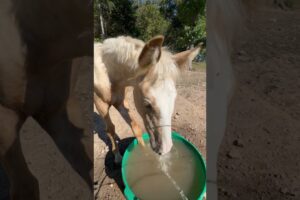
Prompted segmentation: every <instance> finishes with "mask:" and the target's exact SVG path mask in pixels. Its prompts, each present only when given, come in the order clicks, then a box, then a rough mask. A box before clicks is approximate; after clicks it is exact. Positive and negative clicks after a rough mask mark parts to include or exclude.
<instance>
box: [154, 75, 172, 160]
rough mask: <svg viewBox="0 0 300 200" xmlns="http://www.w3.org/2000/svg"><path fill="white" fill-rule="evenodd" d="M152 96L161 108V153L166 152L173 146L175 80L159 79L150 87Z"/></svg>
mask: <svg viewBox="0 0 300 200" xmlns="http://www.w3.org/2000/svg"><path fill="white" fill-rule="evenodd" d="M149 92H150V94H151V96H152V97H153V98H154V99H155V106H156V108H158V109H159V116H160V119H159V124H156V126H159V127H160V129H161V136H160V137H161V142H162V143H161V147H160V150H159V151H160V153H161V154H165V153H167V152H169V151H170V149H171V148H172V145H173V143H172V135H171V123H172V120H171V119H172V114H173V111H174V104H175V99H176V95H177V92H176V87H175V81H174V80H173V79H171V78H166V79H160V80H158V81H157V82H156V83H155V84H154V85H153V86H152V87H151V88H150V89H149Z"/></svg>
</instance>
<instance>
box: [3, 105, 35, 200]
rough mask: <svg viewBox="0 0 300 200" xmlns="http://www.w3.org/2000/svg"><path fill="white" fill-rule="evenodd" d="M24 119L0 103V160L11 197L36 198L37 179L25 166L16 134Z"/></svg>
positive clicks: (32, 199)
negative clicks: (8, 182)
mask: <svg viewBox="0 0 300 200" xmlns="http://www.w3.org/2000/svg"><path fill="white" fill-rule="evenodd" d="M24 120H25V119H24V118H23V117H21V116H20V115H19V114H18V113H16V112H15V111H12V110H10V109H7V108H5V107H3V106H2V105H0V161H1V164H2V165H3V167H4V170H5V172H6V173H7V175H8V178H9V181H10V186H11V189H10V196H11V199H12V200H21V199H22V200H37V199H39V185H38V181H37V179H36V178H35V177H34V176H33V175H32V173H31V172H30V170H29V168H28V166H27V163H26V161H25V158H24V155H23V152H22V148H21V143H20V138H19V134H18V132H19V130H20V127H21V125H22V124H23V122H24Z"/></svg>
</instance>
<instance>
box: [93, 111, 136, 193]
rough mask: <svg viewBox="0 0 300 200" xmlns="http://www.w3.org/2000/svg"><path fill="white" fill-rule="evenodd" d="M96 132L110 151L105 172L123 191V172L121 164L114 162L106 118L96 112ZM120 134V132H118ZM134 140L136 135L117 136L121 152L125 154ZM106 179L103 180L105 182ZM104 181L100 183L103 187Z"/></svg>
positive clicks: (107, 155) (106, 157) (106, 158)
mask: <svg viewBox="0 0 300 200" xmlns="http://www.w3.org/2000/svg"><path fill="white" fill-rule="evenodd" d="M93 118H94V132H95V134H98V137H99V138H100V139H101V140H102V141H103V142H104V143H105V144H106V145H107V146H108V147H109V152H108V153H107V154H106V156H105V161H104V163H105V173H106V175H107V176H108V177H109V178H111V179H114V181H115V182H116V184H117V185H118V187H119V189H120V190H121V191H122V192H123V191H124V189H125V188H124V183H123V181H122V172H121V164H115V163H114V155H113V153H112V150H111V148H112V145H111V141H110V139H109V138H108V136H107V134H106V131H105V128H106V125H105V122H104V120H103V119H102V118H101V117H100V116H99V115H98V114H97V113H96V112H94V116H93ZM117 135H118V133H117ZM133 140H134V137H129V138H124V139H120V138H119V137H118V136H117V143H118V145H119V149H120V153H121V155H122V156H123V155H124V153H125V150H126V149H127V147H128V146H129V145H130V144H131V142H132V141H133ZM104 180H105V179H103V180H102V182H104ZM101 185H102V183H100V187H101Z"/></svg>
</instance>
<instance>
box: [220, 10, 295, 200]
mask: <svg viewBox="0 0 300 200" xmlns="http://www.w3.org/2000/svg"><path fill="white" fill-rule="evenodd" d="M299 11H300V10H299V9H296V10H289V11H282V10H279V9H277V10H276V9H264V10H260V11H256V12H255V13H254V15H253V19H252V21H249V22H248V27H249V31H248V34H244V35H243V38H241V39H240V40H239V41H242V42H241V43H240V44H239V45H238V48H237V50H236V51H235V53H234V55H233V61H234V71H235V73H236V77H237V85H236V90H235V94H234V96H233V99H232V102H231V104H230V107H229V116H228V127H227V128H228V129H227V132H226V134H225V137H224V139H223V143H222V145H221V148H220V154H219V160H218V173H219V176H218V184H219V197H220V199H228V200H234V199H237V200H244V199H257V200H260V199H274V200H277V199H278V200H279V199H291V200H292V199H293V200H294V199H295V200H296V199H300V182H299V179H300V173H299V169H300V166H299V165H300V156H299V152H300V145H299V142H300V137H299V132H300V123H299V120H300V104H299V99H300V81H299V80H300V68H299V67H300V66H299V63H300V54H299V52H300V39H299V33H300V24H299V22H300V12H299Z"/></svg>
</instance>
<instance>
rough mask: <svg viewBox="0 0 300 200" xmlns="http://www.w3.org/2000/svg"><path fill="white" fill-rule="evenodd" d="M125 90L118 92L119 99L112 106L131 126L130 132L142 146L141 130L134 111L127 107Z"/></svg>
mask: <svg viewBox="0 0 300 200" xmlns="http://www.w3.org/2000/svg"><path fill="white" fill-rule="evenodd" d="M126 93H127V90H126V89H124V90H123V92H122V93H120V95H119V97H120V101H119V102H116V103H115V104H114V106H115V107H116V108H117V109H118V111H119V112H120V113H121V115H122V117H123V118H124V120H125V121H126V122H127V124H128V125H129V126H130V127H131V129H132V132H133V134H134V136H135V137H136V138H137V140H138V143H139V144H141V145H142V146H145V143H144V140H143V138H142V135H143V131H142V129H141V127H140V126H139V125H138V123H137V120H136V117H135V115H134V113H133V112H132V111H131V110H130V109H129V104H128V102H127V100H126V99H127V98H126V97H127V95H126Z"/></svg>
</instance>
